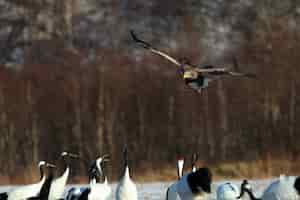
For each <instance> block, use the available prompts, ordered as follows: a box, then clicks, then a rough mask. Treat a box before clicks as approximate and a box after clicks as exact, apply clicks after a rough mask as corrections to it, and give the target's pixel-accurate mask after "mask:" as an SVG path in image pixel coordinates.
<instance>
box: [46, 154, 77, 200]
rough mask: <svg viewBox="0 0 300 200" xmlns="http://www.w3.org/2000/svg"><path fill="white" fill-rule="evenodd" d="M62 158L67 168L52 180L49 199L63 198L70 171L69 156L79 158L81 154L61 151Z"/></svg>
mask: <svg viewBox="0 0 300 200" xmlns="http://www.w3.org/2000/svg"><path fill="white" fill-rule="evenodd" d="M60 158H62V159H63V162H64V169H65V170H64V173H63V174H62V175H61V176H60V177H58V178H56V179H54V180H53V181H52V183H51V187H50V192H49V197H48V199H49V200H57V199H61V198H62V196H63V193H64V190H65V186H66V184H67V181H68V177H69V173H70V166H69V158H79V156H78V155H76V154H72V153H68V152H65V151H64V152H62V153H61V155H60Z"/></svg>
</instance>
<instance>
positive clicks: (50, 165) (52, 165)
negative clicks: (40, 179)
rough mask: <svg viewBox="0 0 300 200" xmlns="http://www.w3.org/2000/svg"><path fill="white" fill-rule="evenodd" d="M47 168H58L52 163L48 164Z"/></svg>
mask: <svg viewBox="0 0 300 200" xmlns="http://www.w3.org/2000/svg"><path fill="white" fill-rule="evenodd" d="M46 166H47V167H50V168H56V165H54V164H51V163H47V164H46Z"/></svg>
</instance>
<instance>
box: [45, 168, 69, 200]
mask: <svg viewBox="0 0 300 200" xmlns="http://www.w3.org/2000/svg"><path fill="white" fill-rule="evenodd" d="M69 173H70V168H69V167H67V168H66V170H65V171H64V173H63V175H62V176H60V177H58V178H56V179H55V180H53V181H52V183H51V187H50V192H49V197H48V200H57V199H61V198H62V196H63V194H64V191H65V187H66V184H67V181H68V177H69Z"/></svg>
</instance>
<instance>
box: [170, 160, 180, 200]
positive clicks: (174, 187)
mask: <svg viewBox="0 0 300 200" xmlns="http://www.w3.org/2000/svg"><path fill="white" fill-rule="evenodd" d="M183 166H184V159H183V158H182V157H179V158H178V160H177V179H178V180H180V179H181V177H182V175H183ZM166 200H179V197H178V194H177V181H176V182H175V183H173V184H172V185H170V186H169V187H168V189H167V193H166Z"/></svg>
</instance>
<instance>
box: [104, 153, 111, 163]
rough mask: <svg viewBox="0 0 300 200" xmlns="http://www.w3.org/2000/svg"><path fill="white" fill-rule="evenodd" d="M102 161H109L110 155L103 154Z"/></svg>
mask: <svg viewBox="0 0 300 200" xmlns="http://www.w3.org/2000/svg"><path fill="white" fill-rule="evenodd" d="M102 161H103V162H109V161H110V156H109V155H108V154H105V155H103V156H102Z"/></svg>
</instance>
